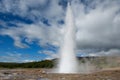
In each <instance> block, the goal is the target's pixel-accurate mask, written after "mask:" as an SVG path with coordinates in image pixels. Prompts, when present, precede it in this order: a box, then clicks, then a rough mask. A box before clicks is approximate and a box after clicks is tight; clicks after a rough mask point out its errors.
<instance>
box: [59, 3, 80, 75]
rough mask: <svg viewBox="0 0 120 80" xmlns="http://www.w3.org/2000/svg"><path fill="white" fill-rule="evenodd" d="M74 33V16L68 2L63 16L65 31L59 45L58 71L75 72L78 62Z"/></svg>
mask: <svg viewBox="0 0 120 80" xmlns="http://www.w3.org/2000/svg"><path fill="white" fill-rule="evenodd" d="M75 33H76V27H75V25H74V17H73V14H72V9H71V6H70V4H69V3H68V6H67V12H66V18H65V31H64V38H63V42H62V45H61V47H60V59H59V65H58V73H77V72H78V68H77V67H78V63H77V58H76V54H75V47H76V45H75Z"/></svg>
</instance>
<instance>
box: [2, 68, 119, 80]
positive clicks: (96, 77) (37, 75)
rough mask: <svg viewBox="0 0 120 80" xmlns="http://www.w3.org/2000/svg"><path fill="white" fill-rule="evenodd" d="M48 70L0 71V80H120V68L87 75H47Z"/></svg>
mask: <svg viewBox="0 0 120 80" xmlns="http://www.w3.org/2000/svg"><path fill="white" fill-rule="evenodd" d="M49 70H50V69H0V80H120V68H110V69H105V70H100V71H96V72H92V73H89V74H80V73H79V74H57V73H48V71H49Z"/></svg>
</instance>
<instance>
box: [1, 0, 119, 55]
mask: <svg viewBox="0 0 120 80" xmlns="http://www.w3.org/2000/svg"><path fill="white" fill-rule="evenodd" d="M5 1H6V0H5ZM5 1H3V3H4V4H2V5H0V9H1V11H3V12H4V11H8V12H9V11H10V12H14V14H18V15H20V16H24V17H29V18H30V19H32V20H35V21H36V19H35V17H37V18H38V21H36V23H34V24H30V25H26V24H17V25H18V26H19V27H13V28H8V29H2V30H0V31H1V32H0V33H1V34H2V35H9V36H10V37H12V38H13V39H14V41H15V42H14V44H15V45H16V46H18V47H21V48H24V47H28V46H27V45H26V44H25V43H22V40H23V38H26V42H28V43H30V42H32V41H34V40H37V41H38V44H39V45H45V44H46V43H50V44H52V45H55V46H59V43H60V40H61V38H62V35H61V34H60V33H61V30H62V29H61V27H58V26H61V25H59V24H57V23H56V22H57V21H58V20H61V19H64V14H65V12H64V10H63V9H62V7H61V6H59V5H58V0H51V2H50V6H49V7H48V9H45V10H44V11H43V12H41V11H40V10H39V9H38V8H36V7H37V6H38V5H41V6H44V4H46V2H45V1H46V0H45V1H43V0H42V1H40V0H36V1H34V0H30V1H28V0H21V1H15V2H13V0H12V1H10V2H5ZM39 1H40V2H39ZM88 1H89V0H88ZM13 3H14V5H12V4H13ZM119 3H120V1H119V0H106V1H102V2H101V0H93V1H91V2H90V3H89V5H85V4H83V3H81V2H79V0H74V1H72V8H73V11H74V16H75V21H76V23H75V24H76V26H77V34H76V38H77V48H78V50H81V49H101V50H103V49H108V50H111V49H113V48H115V49H119V48H120V37H119V35H120V31H119V30H120V7H119ZM31 4H32V5H31ZM3 5H4V6H5V9H2V8H1V6H3ZM29 7H33V8H35V9H32V10H30V11H29V10H28V9H29ZM41 16H44V17H46V18H47V19H48V20H49V22H50V24H51V26H50V27H48V26H46V25H44V24H42V23H41V22H40V21H39V19H40V18H39V17H41ZM101 50H99V51H101ZM93 51H94V50H93ZM99 51H98V52H99ZM95 52H96V51H95ZM86 53H87V52H86ZM101 53H104V54H106V53H105V52H101ZM96 54H99V53H96Z"/></svg>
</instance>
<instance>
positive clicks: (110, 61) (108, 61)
mask: <svg viewBox="0 0 120 80" xmlns="http://www.w3.org/2000/svg"><path fill="white" fill-rule="evenodd" d="M57 60H58V59H53V60H42V61H36V62H26V63H8V62H0V68H52V67H54V65H55V63H56V62H57ZM78 60H79V63H86V62H89V63H91V64H93V65H95V66H96V67H99V68H102V67H114V66H120V57H78Z"/></svg>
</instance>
